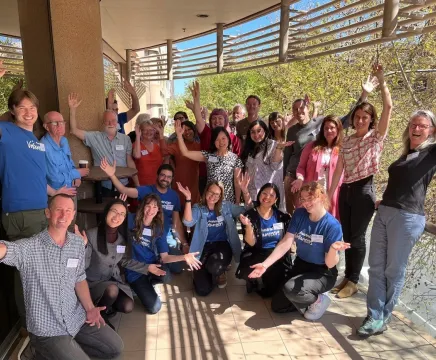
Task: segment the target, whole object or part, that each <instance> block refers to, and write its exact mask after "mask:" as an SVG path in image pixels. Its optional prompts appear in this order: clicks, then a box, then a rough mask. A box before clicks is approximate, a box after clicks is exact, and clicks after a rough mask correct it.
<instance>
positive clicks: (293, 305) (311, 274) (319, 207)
mask: <svg viewBox="0 0 436 360" xmlns="http://www.w3.org/2000/svg"><path fill="white" fill-rule="evenodd" d="M300 204H301V205H302V206H303V207H302V208H299V209H297V210H296V211H295V213H294V215H293V216H292V219H291V222H290V224H289V228H288V232H287V233H286V235H285V236H284V238H283V239H282V240H281V241H280V242H279V243H278V244H277V246H276V248H275V249H274V251H273V252H272V254H271V255H270V256H269V257H268V258H267V259H266V260H265V261H264V262H263V263H259V264H255V265H253V266H252V268H253V271H252V272H251V274H250V275H249V277H250V278H253V279H254V278H259V277H261V276H262V275H263V274H264V273H265V272H266V270H267V269H268V268H269V267H270V266H272V265H273V264H274V263H275V262H276V261H278V260H279V259H281V258H282V257H283V256H284V255H285V254H286V253H287V252H288V251H289V249H290V248H291V245H292V243H293V242H294V239H295V241H296V242H297V257H296V259H295V261H294V266H293V267H292V270H291V271H290V273H289V280H288V281H287V282H286V283H285V285H284V286H283V288H282V289H281V290H279V291H278V292H277V293H276V294H275V295H274V296H273V298H272V302H271V308H272V310H273V311H274V312H279V313H283V312H290V311H295V310H297V311H299V312H300V313H301V314H302V315H304V317H305V318H306V319H308V320H317V319H319V318H321V316H322V315H323V314H324V313H325V311H326V310H327V308H328V307H329V305H330V302H331V300H330V298H329V297H328V295H326V294H325V293H326V292H327V291H329V290H330V289H331V288H333V286H334V285H335V282H336V278H337V275H338V271H337V269H336V264H337V263H338V261H339V256H338V251H343V250H346V249H348V248H349V247H350V244H348V243H344V242H343V241H342V229H341V225H340V223H339V222H338V220H336V219H335V218H334V217H333V216H332V215H331V214H330V213H328V212H327V209H328V208H329V205H330V204H329V200H328V197H327V195H326V193H325V190H324V188H323V187H322V186H321V185H320V184H318V183H316V182H311V183H308V184H306V185H304V186H303V187H302V188H301V192H300Z"/></svg>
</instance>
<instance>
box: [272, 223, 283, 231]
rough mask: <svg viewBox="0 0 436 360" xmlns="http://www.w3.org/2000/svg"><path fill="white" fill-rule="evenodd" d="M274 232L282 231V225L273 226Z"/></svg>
mask: <svg viewBox="0 0 436 360" xmlns="http://www.w3.org/2000/svg"><path fill="white" fill-rule="evenodd" d="M273 229H274V230H283V223H277V224H273Z"/></svg>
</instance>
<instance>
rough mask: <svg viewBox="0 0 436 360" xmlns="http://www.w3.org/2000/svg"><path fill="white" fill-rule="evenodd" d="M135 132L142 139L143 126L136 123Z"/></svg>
mask: <svg viewBox="0 0 436 360" xmlns="http://www.w3.org/2000/svg"><path fill="white" fill-rule="evenodd" d="M135 134H136V138H137V139H138V140H139V139H141V135H142V132H141V126H139V125H135Z"/></svg>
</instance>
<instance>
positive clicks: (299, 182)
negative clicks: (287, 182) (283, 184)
mask: <svg viewBox="0 0 436 360" xmlns="http://www.w3.org/2000/svg"><path fill="white" fill-rule="evenodd" d="M291 185H292V187H291V191H292V192H293V193H296V192H299V191H300V189H301V187H302V186H303V180H301V179H297V180H294V181H293V182H292V184H291Z"/></svg>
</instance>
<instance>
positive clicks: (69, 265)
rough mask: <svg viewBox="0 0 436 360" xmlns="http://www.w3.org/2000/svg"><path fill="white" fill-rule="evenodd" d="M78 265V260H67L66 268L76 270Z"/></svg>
mask: <svg viewBox="0 0 436 360" xmlns="http://www.w3.org/2000/svg"><path fill="white" fill-rule="evenodd" d="M77 265H79V259H68V261H67V268H76V267H77Z"/></svg>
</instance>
